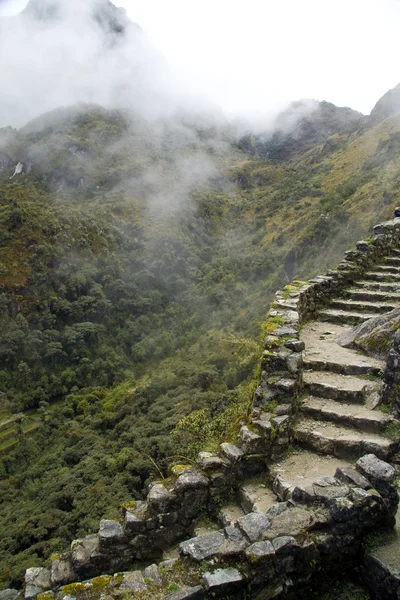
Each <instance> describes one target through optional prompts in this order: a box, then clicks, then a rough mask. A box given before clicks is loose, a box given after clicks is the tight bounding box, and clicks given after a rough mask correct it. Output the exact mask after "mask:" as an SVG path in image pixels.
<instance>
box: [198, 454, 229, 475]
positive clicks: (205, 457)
mask: <svg viewBox="0 0 400 600" xmlns="http://www.w3.org/2000/svg"><path fill="white" fill-rule="evenodd" d="M196 462H197V464H198V465H199V466H200V467H201V468H202V469H204V470H205V471H216V470H218V469H221V468H223V467H225V466H226V463H224V461H223V460H222V459H221V458H220V457H219V456H218V454H215V453H214V452H199V454H198V456H197V459H196Z"/></svg>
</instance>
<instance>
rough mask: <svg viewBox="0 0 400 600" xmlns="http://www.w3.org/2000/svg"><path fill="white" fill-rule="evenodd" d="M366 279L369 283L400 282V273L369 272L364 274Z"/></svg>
mask: <svg viewBox="0 0 400 600" xmlns="http://www.w3.org/2000/svg"><path fill="white" fill-rule="evenodd" d="M363 277H364V279H366V280H367V281H383V282H387V283H391V282H397V281H400V273H392V272H390V273H383V272H381V271H369V272H368V273H364V275H363Z"/></svg>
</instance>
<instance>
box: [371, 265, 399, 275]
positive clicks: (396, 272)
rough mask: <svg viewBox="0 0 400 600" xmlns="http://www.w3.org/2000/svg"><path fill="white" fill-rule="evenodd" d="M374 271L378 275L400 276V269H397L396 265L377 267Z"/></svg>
mask: <svg viewBox="0 0 400 600" xmlns="http://www.w3.org/2000/svg"><path fill="white" fill-rule="evenodd" d="M374 271H375V272H377V273H393V274H394V275H399V274H400V267H397V266H396V265H393V264H389V265H376V266H375V267H374Z"/></svg>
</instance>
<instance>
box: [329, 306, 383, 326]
mask: <svg viewBox="0 0 400 600" xmlns="http://www.w3.org/2000/svg"><path fill="white" fill-rule="evenodd" d="M373 316H374V314H373V313H367V312H355V311H354V312H353V311H350V310H340V309H334V308H325V309H323V310H319V311H317V318H318V319H319V320H320V321H325V322H329V323H339V324H346V325H358V324H359V323H364V321H366V320H367V319H370V318H371V317H373Z"/></svg>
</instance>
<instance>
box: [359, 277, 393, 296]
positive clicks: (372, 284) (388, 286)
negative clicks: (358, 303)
mask: <svg viewBox="0 0 400 600" xmlns="http://www.w3.org/2000/svg"><path fill="white" fill-rule="evenodd" d="M352 285H353V286H354V287H357V288H360V289H362V290H380V291H381V292H389V293H394V294H396V293H400V282H399V281H394V282H389V281H372V280H368V281H364V280H360V281H353V284H352Z"/></svg>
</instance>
